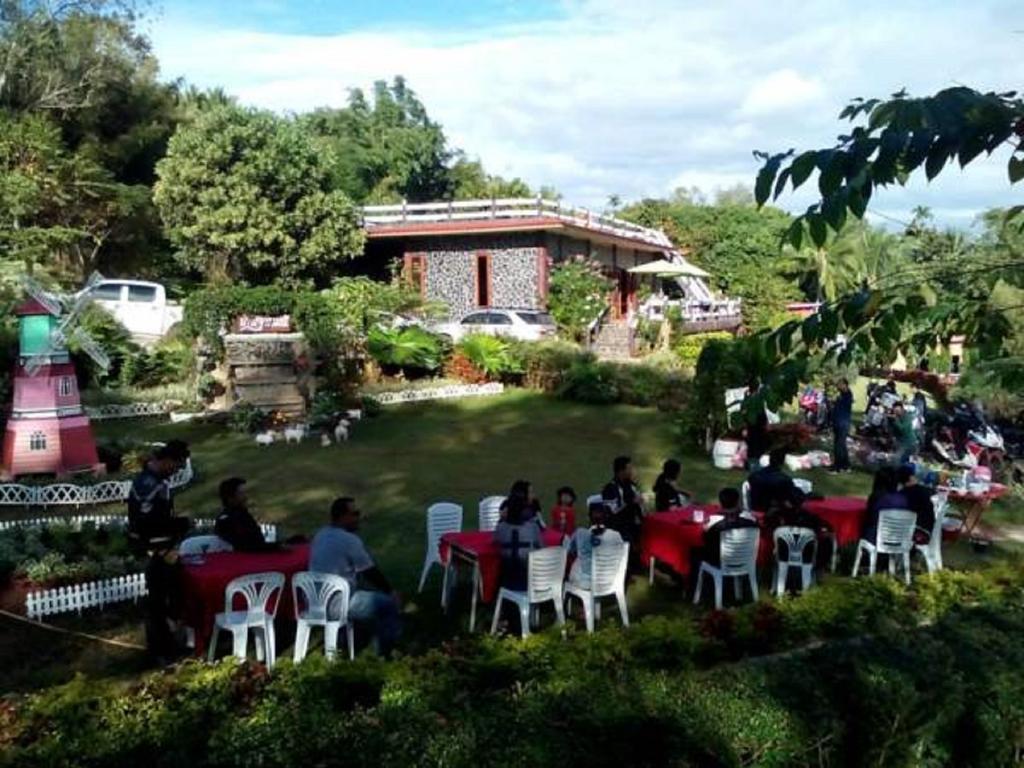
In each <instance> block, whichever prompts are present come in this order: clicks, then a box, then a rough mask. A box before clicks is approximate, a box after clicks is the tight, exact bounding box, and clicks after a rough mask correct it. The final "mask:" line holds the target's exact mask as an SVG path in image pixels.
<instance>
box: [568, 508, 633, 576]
mask: <svg viewBox="0 0 1024 768" xmlns="http://www.w3.org/2000/svg"><path fill="white" fill-rule="evenodd" d="M589 512H590V527H589V528H577V529H576V532H575V533H574V534H573V535H572V539H570V541H569V554H571V555H575V556H576V561H575V562H574V563H573V564H572V570H570V571H569V581H571V582H572V583H573V584H575V585H576V586H579V587H582V588H583V589H590V568H591V564H592V563H593V554H594V548H595V547H601V546H610V545H614V544H622V543H623V542H622V536H621V535H620V534H619V532H618V531H614V530H612V529H611V528H605V519H606V518H607V516H608V507H607V506H606V504H605V503H604V502H603V501H597V502H594V503H593V504H591V505H590V508H589Z"/></svg>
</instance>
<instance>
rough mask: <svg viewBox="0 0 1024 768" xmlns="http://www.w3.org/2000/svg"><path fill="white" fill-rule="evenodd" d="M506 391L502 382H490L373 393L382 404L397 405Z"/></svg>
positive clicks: (375, 398)
mask: <svg viewBox="0 0 1024 768" xmlns="http://www.w3.org/2000/svg"><path fill="white" fill-rule="evenodd" d="M504 391H505V385H504V384H502V383H501V382H491V383H489V384H453V385H451V386H447V387H430V388H426V389H406V390H402V391H401V392H382V393H380V394H379V395H371V397H372V398H373V399H374V400H376V401H377V402H378V403H380V404H381V405H397V404H398V403H418V402H422V401H424V400H448V399H452V398H457V397H483V396H485V395H500V394H501V393H502V392H504Z"/></svg>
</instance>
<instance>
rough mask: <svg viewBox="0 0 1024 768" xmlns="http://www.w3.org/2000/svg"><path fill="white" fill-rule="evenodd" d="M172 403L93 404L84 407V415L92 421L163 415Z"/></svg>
mask: <svg viewBox="0 0 1024 768" xmlns="http://www.w3.org/2000/svg"><path fill="white" fill-rule="evenodd" d="M174 406H175V404H174V403H121V404H112V405H94V406H89V407H87V408H86V409H85V413H86V415H87V416H88V417H89V418H90V419H92V420H93V421H109V420H110V419H140V418H146V417H149V416H163V415H165V414H167V413H169V412H170V411H171V410H172V409H173V408H174Z"/></svg>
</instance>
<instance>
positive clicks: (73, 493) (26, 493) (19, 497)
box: [0, 459, 195, 508]
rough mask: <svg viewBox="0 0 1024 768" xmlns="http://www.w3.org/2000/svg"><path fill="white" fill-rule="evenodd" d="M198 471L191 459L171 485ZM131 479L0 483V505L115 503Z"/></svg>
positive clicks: (180, 483) (125, 492) (125, 495)
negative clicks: (49, 483)
mask: <svg viewBox="0 0 1024 768" xmlns="http://www.w3.org/2000/svg"><path fill="white" fill-rule="evenodd" d="M194 477H195V471H194V470H193V469H192V460H191V459H189V460H188V461H187V462H186V464H185V466H184V467H183V468H182V469H181V471H179V472H177V473H175V474H174V475H172V476H171V479H170V481H169V482H170V485H171V488H181V487H183V486H186V485H188V484H189V483H191V482H192V480H193V478H194ZM131 487H132V484H131V481H130V480H106V481H104V482H101V483H95V484H92V485H77V484H74V483H53V484H52V485H21V484H18V483H0V507H44V508H45V507H61V506H74V507H83V506H93V505H96V504H114V503H117V502H121V501H124V500H125V499H127V498H128V493H129V491H131Z"/></svg>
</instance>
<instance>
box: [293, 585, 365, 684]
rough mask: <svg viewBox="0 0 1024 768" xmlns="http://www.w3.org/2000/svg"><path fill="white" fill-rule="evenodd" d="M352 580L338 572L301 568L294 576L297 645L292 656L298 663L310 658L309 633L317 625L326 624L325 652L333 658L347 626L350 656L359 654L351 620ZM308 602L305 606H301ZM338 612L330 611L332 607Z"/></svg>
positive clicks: (324, 627)
mask: <svg viewBox="0 0 1024 768" xmlns="http://www.w3.org/2000/svg"><path fill="white" fill-rule="evenodd" d="M349 592H350V590H349V585H348V582H347V581H346V580H345V579H344V578H342V577H341V576H338V575H337V574H335V573H317V572H316V571H301V572H299V573H296V574H295V575H294V576H292V604H293V605H294V606H295V649H294V653H293V654H292V660H293V661H294V662H295V663H296V664H298V663H299V662H300V661H302V660H303V659H304V658H306V651H307V649H308V648H309V633H310V630H311V629H312V628H313V627H323V630H324V656H326V657H327V658H329V659H333V658H334V655H335V652H336V651H337V648H338V636H339V634H340V633H341V628H342V627H344V628H345V639H346V640H347V642H348V657H349V658H350V659H354V658H355V657H356V649H355V636H354V634H353V631H352V623H351V622H350V621H349V620H348V601H349ZM303 605H304V606H305V608H303V607H301V606H303ZM329 607H330V608H332V609H334V611H332V612H336V613H335V615H332V616H329V615H328V608H329Z"/></svg>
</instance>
